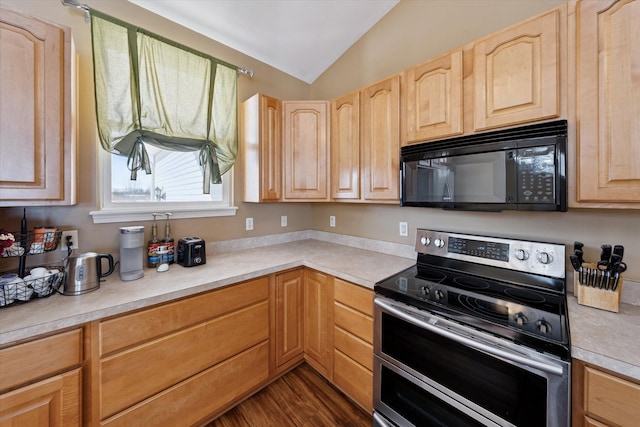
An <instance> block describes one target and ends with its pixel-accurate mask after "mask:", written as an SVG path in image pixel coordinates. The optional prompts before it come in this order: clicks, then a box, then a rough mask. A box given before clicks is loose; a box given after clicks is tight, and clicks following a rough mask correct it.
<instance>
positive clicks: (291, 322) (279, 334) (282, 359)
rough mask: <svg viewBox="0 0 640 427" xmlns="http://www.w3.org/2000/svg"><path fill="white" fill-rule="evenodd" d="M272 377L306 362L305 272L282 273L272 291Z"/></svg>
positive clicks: (279, 274) (278, 275) (300, 270)
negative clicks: (304, 360) (304, 359)
mask: <svg viewBox="0 0 640 427" xmlns="http://www.w3.org/2000/svg"><path fill="white" fill-rule="evenodd" d="M272 304H273V306H274V307H273V310H272V313H273V314H272V325H273V326H272V328H273V330H272V332H271V345H272V347H273V350H272V352H273V357H272V362H271V368H270V369H271V374H272V376H273V375H276V374H280V373H282V372H285V371H287V370H289V369H290V368H291V367H293V366H295V365H297V364H298V363H300V362H301V361H302V360H303V358H304V270H303V269H296V270H291V271H286V272H282V273H278V274H276V275H275V277H274V283H273V289H272Z"/></svg>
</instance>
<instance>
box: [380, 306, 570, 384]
mask: <svg viewBox="0 0 640 427" xmlns="http://www.w3.org/2000/svg"><path fill="white" fill-rule="evenodd" d="M374 303H375V304H376V305H377V306H379V307H381V308H383V309H384V310H387V311H388V312H390V313H392V314H393V315H395V316H397V317H399V318H400V319H402V320H404V321H406V322H409V323H411V324H413V325H415V326H418V327H420V328H423V329H426V330H428V331H431V332H433V333H435V334H438V335H440V336H442V337H445V338H448V339H450V340H453V341H455V342H458V343H460V344H463V345H466V346H468V347H472V348H475V349H476V350H480V351H483V352H485V353H489V354H491V355H493V356H496V357H500V358H503V359H506V360H509V361H512V362H514V363H519V364H522V365H526V366H530V367H532V368H536V369H540V370H541V371H544V372H548V373H551V374H554V375H558V376H561V375H562V373H563V369H562V366H558V365H554V364H551V363H544V362H539V361H537V360H533V359H529V358H527V357H523V356H521V355H519V354H515V353H512V352H510V351H505V350H502V349H499V348H496V347H493V346H491V345H488V344H484V343H482V342H479V341H476V340H474V339H471V338H467V337H464V336H461V335H458V334H456V333H453V332H450V331H448V330H446V329H442V328H439V327H437V326H435V324H431V323H429V322H425V321H423V320H420V319H418V318H416V317H414V316H412V315H410V314H407V313H405V312H404V311H403V310H401V309H399V308H397V307H396V306H394V305H392V304H390V303H388V302H386V301H382V300H380V299H378V298H376V299H375V300H374ZM436 319H437V318H436Z"/></svg>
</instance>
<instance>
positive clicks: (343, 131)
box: [331, 91, 360, 200]
mask: <svg viewBox="0 0 640 427" xmlns="http://www.w3.org/2000/svg"><path fill="white" fill-rule="evenodd" d="M331 197H332V198H333V199H352V200H358V199H360V91H355V92H351V93H349V94H347V95H344V96H341V97H340V98H338V99H334V100H333V101H332V102H331Z"/></svg>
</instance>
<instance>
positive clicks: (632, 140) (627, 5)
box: [574, 0, 640, 209]
mask: <svg viewBox="0 0 640 427" xmlns="http://www.w3.org/2000/svg"><path fill="white" fill-rule="evenodd" d="M576 7H577V10H576V12H577V13H576V16H577V19H578V20H577V24H576V34H577V43H576V47H577V55H576V59H577V64H576V76H577V108H576V114H577V120H576V122H577V132H576V150H577V152H576V155H577V171H576V181H577V182H576V187H577V188H576V198H577V202H578V203H577V204H574V206H589V207H610V208H635V209H637V208H640V79H639V78H638V65H639V60H640V37H639V33H638V24H639V23H640V1H637V0H636V1H633V0H620V1H613V0H606V1H578V2H577V6H576Z"/></svg>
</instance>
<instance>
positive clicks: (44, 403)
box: [0, 369, 82, 427]
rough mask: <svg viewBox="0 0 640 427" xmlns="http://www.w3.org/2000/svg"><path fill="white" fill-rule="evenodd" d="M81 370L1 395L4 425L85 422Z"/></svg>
mask: <svg viewBox="0 0 640 427" xmlns="http://www.w3.org/2000/svg"><path fill="white" fill-rule="evenodd" d="M80 383H81V370H80V369H75V370H73V371H70V372H66V373H64V374H60V375H56V376H54V377H51V378H47V379H45V380H42V381H39V382H37V383H34V384H31V385H28V386H25V387H22V388H19V389H16V390H14V391H11V392H9V393H5V394H1V395H0V426H2V427H4V426H7V427H10V426H49V427H67V426H80V425H81V418H82V417H81V405H80V402H81V397H80V391H81V384H80Z"/></svg>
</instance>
